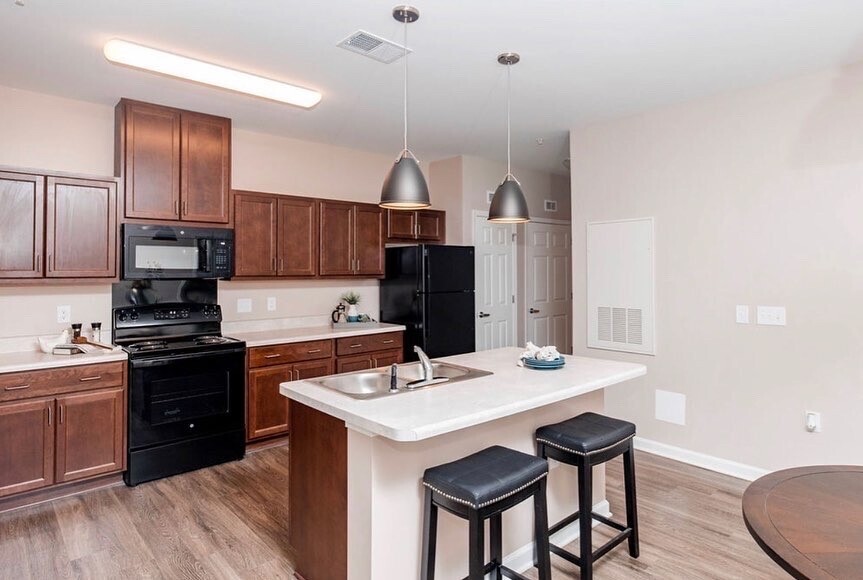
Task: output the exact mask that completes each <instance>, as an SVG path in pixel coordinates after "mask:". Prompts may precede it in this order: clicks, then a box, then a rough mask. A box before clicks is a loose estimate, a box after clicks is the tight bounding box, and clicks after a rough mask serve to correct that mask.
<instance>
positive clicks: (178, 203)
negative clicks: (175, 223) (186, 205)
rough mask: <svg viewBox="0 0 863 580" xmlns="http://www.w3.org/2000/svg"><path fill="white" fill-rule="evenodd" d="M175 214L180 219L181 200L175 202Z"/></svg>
mask: <svg viewBox="0 0 863 580" xmlns="http://www.w3.org/2000/svg"><path fill="white" fill-rule="evenodd" d="M174 213H175V214H176V215H177V217H180V200H179V199H175V200H174Z"/></svg>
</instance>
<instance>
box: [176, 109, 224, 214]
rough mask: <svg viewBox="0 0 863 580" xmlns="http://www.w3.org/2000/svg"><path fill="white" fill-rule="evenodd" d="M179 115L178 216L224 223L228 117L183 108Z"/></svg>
mask: <svg viewBox="0 0 863 580" xmlns="http://www.w3.org/2000/svg"><path fill="white" fill-rule="evenodd" d="M180 117H181V118H180V121H181V127H182V129H181V131H180V134H181V135H182V154H181V156H180V202H181V204H180V219H183V220H186V221H195V222H210V223H219V224H226V223H228V217H229V216H228V211H229V209H228V208H229V203H230V202H229V197H228V194H229V192H230V189H231V120H230V119H226V118H224V117H213V116H212V115H202V114H200V113H188V112H185V111H183V113H181V115H180Z"/></svg>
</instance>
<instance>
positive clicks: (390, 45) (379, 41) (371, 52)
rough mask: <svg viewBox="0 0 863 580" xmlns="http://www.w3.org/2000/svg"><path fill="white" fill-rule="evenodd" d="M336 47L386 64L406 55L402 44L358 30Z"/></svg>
mask: <svg viewBox="0 0 863 580" xmlns="http://www.w3.org/2000/svg"><path fill="white" fill-rule="evenodd" d="M336 46H340V47H341V48H344V49H345V50H349V51H351V52H355V53H357V54H361V55H363V56H367V57H369V58H371V59H373V60H376V61H378V62H382V63H385V64H390V63H391V62H395V61H397V60H398V59H400V58H401V57H402V56H404V54H405V48H404V46H402V45H401V44H396V43H395V42H393V41H391V40H387V39H386V38H381V37H380V36H376V35H374V34H372V33H371V32H366V31H365V30H357V31H356V32H354V33H353V34H351V35H350V36H348V37H347V38H345V39H344V40H342V41H341V42H340V43H338V44H337V45H336ZM410 52H412V51H411V49H408V53H410Z"/></svg>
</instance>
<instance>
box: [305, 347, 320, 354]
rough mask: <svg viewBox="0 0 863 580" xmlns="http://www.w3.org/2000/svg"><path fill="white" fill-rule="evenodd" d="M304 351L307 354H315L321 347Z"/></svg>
mask: <svg viewBox="0 0 863 580" xmlns="http://www.w3.org/2000/svg"><path fill="white" fill-rule="evenodd" d="M306 352H307V353H308V354H315V353H316V352H321V349H319V348H313V349H312V350H307V351H306Z"/></svg>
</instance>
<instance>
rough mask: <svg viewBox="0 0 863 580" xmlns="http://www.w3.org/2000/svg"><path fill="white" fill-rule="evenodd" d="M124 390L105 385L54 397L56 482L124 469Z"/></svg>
mask: <svg viewBox="0 0 863 580" xmlns="http://www.w3.org/2000/svg"><path fill="white" fill-rule="evenodd" d="M123 393H124V390H123V389H121V388H120V389H106V390H102V391H93V392H88V393H79V394H74V395H65V396H63V397H58V398H57V446H56V450H57V459H56V461H57V477H56V482H57V483H61V482H64V481H75V480H77V479H83V478H85V477H92V476H94V475H102V474H104V473H111V472H114V471H122V470H123V468H124V467H125V465H124V464H125V460H126V454H125V450H124V446H123V439H124V433H125V429H124V428H123V426H124V419H123V417H124V415H125V412H126V411H125V405H124V397H123Z"/></svg>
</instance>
